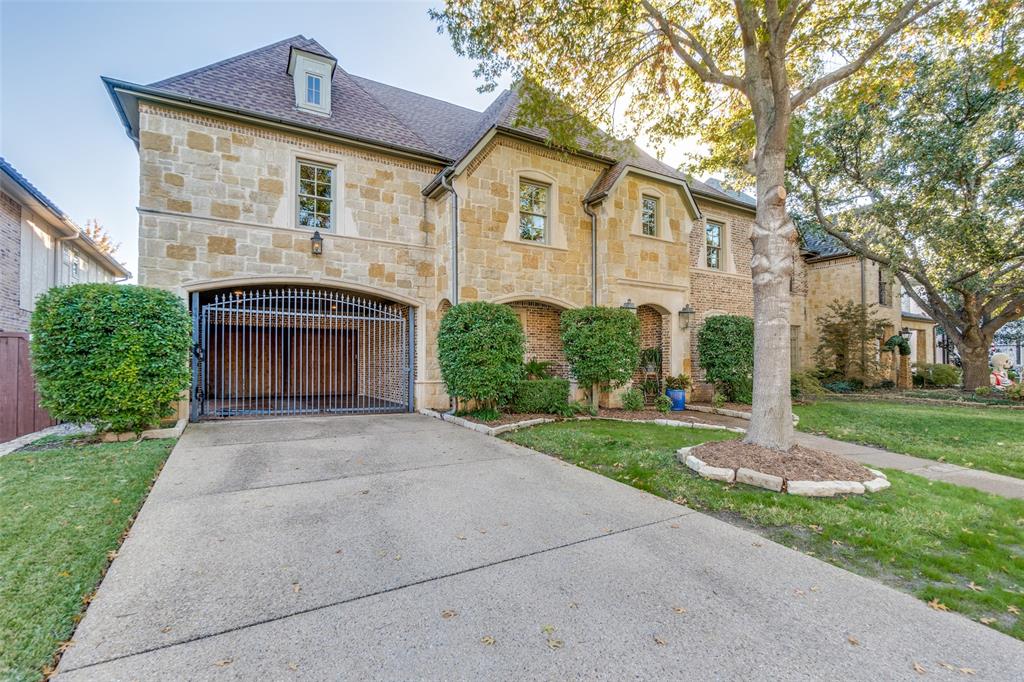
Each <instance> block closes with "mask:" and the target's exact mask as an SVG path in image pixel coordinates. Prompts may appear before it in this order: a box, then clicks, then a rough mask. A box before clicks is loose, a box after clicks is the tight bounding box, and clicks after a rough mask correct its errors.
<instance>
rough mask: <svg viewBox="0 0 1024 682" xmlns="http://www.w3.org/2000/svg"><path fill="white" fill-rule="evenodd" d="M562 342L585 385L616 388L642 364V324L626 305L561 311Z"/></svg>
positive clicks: (567, 356) (576, 373)
mask: <svg viewBox="0 0 1024 682" xmlns="http://www.w3.org/2000/svg"><path fill="white" fill-rule="evenodd" d="M561 333H562V345H563V347H564V350H565V358H566V359H567V360H568V361H569V365H570V366H571V367H572V373H573V376H575V377H576V380H577V381H579V382H580V384H581V385H583V386H592V385H594V384H599V385H600V386H602V387H605V388H616V387H618V386H621V385H622V384H624V383H626V382H627V381H629V379H630V377H632V376H633V372H635V371H636V368H637V367H638V366H639V364H640V323H639V322H638V321H637V319H636V315H635V314H633V313H632V312H630V311H628V310H625V309H623V308H603V307H600V306H590V307H587V308H579V309H578V310H567V311H565V312H564V313H562V322H561Z"/></svg>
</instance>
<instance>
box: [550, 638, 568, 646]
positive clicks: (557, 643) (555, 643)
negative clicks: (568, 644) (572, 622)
mask: <svg viewBox="0 0 1024 682" xmlns="http://www.w3.org/2000/svg"><path fill="white" fill-rule="evenodd" d="M564 645H565V642H563V641H562V640H560V639H550V638H549V639H548V648H549V649H561V648H562V647H563V646H564Z"/></svg>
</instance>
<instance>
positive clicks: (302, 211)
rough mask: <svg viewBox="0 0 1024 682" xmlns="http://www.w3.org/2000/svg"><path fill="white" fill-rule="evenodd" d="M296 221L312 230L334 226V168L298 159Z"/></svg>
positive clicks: (327, 228)
mask: <svg viewBox="0 0 1024 682" xmlns="http://www.w3.org/2000/svg"><path fill="white" fill-rule="evenodd" d="M298 165H299V188H298V223H299V226H300V227H308V228H310V229H313V230H330V229H331V228H333V227H334V168H332V167H331V166H324V165H321V164H318V163H310V162H309V161H299V163H298Z"/></svg>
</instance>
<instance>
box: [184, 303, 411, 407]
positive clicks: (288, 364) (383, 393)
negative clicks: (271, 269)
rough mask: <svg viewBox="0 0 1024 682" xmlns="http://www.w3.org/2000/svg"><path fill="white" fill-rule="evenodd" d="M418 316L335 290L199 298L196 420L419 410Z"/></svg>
mask: <svg viewBox="0 0 1024 682" xmlns="http://www.w3.org/2000/svg"><path fill="white" fill-rule="evenodd" d="M413 319H414V318H413V309H412V308H411V307H408V306H403V305H397V304H394V303H390V302H385V301H377V300H371V299H365V298H358V297H355V296H351V295H348V294H345V293H342V292H338V291H333V290H328V289H301V288H290V289H255V290H254V289H247V290H241V289H239V290H235V291H231V292H225V293H219V294H215V295H213V296H212V297H211V296H208V295H206V294H200V293H194V294H192V336H193V342H194V353H193V358H192V415H191V416H192V419H193V420H196V419H202V418H212V417H232V416H240V415H294V414H345V413H373V412H405V411H410V412H411V411H412V406H413V355H412V354H413V348H414V343H413V334H414V331H413V330H414V324H413Z"/></svg>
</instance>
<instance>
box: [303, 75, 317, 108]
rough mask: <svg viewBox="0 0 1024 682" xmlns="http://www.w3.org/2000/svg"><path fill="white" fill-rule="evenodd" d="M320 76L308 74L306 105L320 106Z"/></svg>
mask: <svg viewBox="0 0 1024 682" xmlns="http://www.w3.org/2000/svg"><path fill="white" fill-rule="evenodd" d="M320 82H321V79H320V76H315V75H313V74H311V73H307V74H306V103H307V104H312V105H313V106H317V107H318V106H320Z"/></svg>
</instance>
